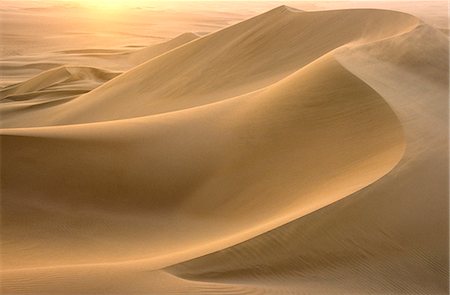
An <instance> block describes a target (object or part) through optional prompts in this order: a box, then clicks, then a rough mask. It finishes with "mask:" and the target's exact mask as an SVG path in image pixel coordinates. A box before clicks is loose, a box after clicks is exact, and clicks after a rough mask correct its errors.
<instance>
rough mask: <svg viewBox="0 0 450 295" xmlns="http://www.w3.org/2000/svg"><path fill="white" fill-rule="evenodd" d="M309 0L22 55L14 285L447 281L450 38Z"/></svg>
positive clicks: (8, 162) (315, 287) (350, 286)
mask: <svg viewBox="0 0 450 295" xmlns="http://www.w3.org/2000/svg"><path fill="white" fill-rule="evenodd" d="M261 7H264V6H263V5H261ZM299 8H300V9H301V7H299ZM304 8H306V6H305V7H304ZM17 9H18V8H17ZM58 9H59V8H58ZM258 9H261V8H258ZM300 9H296V8H292V7H289V6H284V5H283V6H279V7H276V8H274V9H271V10H269V11H267V12H264V13H261V14H258V15H256V16H254V17H251V18H249V19H247V20H243V21H241V22H236V23H234V24H232V25H230V26H227V25H224V26H223V28H222V29H220V30H217V31H214V32H212V33H209V34H206V33H204V32H200V31H198V30H186V31H187V32H186V33H181V32H178V33H177V34H172V33H173V32H174V31H170V32H172V33H171V34H170V35H172V36H173V38H172V39H170V38H168V39H167V40H163V41H162V42H160V43H158V44H150V45H148V46H138V47H132V46H130V47H128V48H125V47H118V46H110V47H108V46H107V45H105V46H104V48H92V47H91V48H89V47H87V46H86V48H80V47H81V46H80V47H78V48H72V49H70V48H64V47H63V46H61V45H58V46H59V47H58V48H57V47H52V48H54V49H57V50H53V51H52V52H53V53H52V54H50V53H48V51H46V50H44V49H45V46H48V45H45V44H44V45H42V46H44V47H42V48H41V50H42V52H47V53H46V54H48V56H47V57H48V58H46V59H45V58H43V56H44V55H42V54H41V55H33V54H31V53H27V54H23V55H22V56H20V55H10V56H9V55H8V56H6V55H4V57H3V59H2V61H0V66H1V67H2V68H4V69H6V71H5V72H4V73H5V75H8V78H7V80H8V81H10V82H12V81H13V80H14V83H7V85H6V86H4V87H3V88H1V89H0V115H1V127H2V128H1V129H0V133H1V151H0V152H1V218H2V223H1V254H2V256H1V263H2V265H1V266H2V271H1V290H2V292H3V294H447V293H448V291H449V289H448V276H449V272H448V258H449V257H448V256H449V251H448V230H449V227H448V221H449V220H448V210H449V207H448V37H447V35H446V34H445V32H443V30H442V28H440V27H439V26H436V25H434V26H433V25H432V24H431V22H424V21H422V20H421V19H420V18H418V17H417V16H413V15H411V14H406V13H403V12H398V11H391V10H381V9H366V8H364V9H339V10H323V11H320V10H317V11H305V10H300ZM255 10H257V9H256V8H255ZM20 11H21V10H20ZM8 13H10V12H8ZM11 13H12V12H11ZM14 13H17V11H15V12H14ZM14 13H13V14H14ZM21 13H23V12H21ZM33 13H35V12H33ZM153 13H155V12H153ZM165 13H168V12H165ZM170 13H172V12H170ZM246 13H250V12H241V15H240V16H239V15H234V14H224V13H222V14H221V13H218V12H214V13H210V14H209V15H208V18H204V21H205V22H206V23H208V22H209V20H208V19H209V18H211V19H213V20H215V21H216V22H217V21H218V20H222V21H223V20H224V19H228V20H230V21H231V19H238V18H239V17H243V16H244V15H246ZM46 17H47V16H46ZM197 18H198V19H200V16H195V15H194V16H193V19H197ZM178 21H180V20H179V19H178ZM437 21H440V20H437ZM216 25H217V23H216ZM195 26H198V23H196V24H195V25H191V26H190V27H189V28H188V29H192V28H193V27H195ZM160 31H164V30H163V29H162V28H160ZM191 31H192V32H191ZM127 38H128V37H127ZM127 41H129V39H127ZM111 42H112V41H111ZM36 64H39V65H41V66H42V65H44V66H42V67H40V68H39V70H36V67H35V65H36ZM8 66H9V68H8Z"/></svg>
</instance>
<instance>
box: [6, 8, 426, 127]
mask: <svg viewBox="0 0 450 295" xmlns="http://www.w3.org/2000/svg"><path fill="white" fill-rule="evenodd" d="M419 23H420V21H419V20H418V19H417V18H414V17H412V16H410V15H407V14H403V13H399V12H392V11H383V10H370V9H361V10H358V9H356V10H336V11H318V12H299V11H295V10H292V9H289V8H287V7H285V6H281V7H279V8H276V9H273V10H271V11H269V12H267V13H264V14H262V15H259V16H257V17H254V18H252V19H250V20H247V21H244V22H241V23H239V24H236V25H233V26H231V27H228V28H226V29H223V30H221V31H218V32H216V33H213V34H210V35H208V36H205V37H203V38H200V39H197V40H195V41H194V42H190V43H188V44H186V45H185V46H181V47H179V48H177V49H176V50H172V51H170V52H168V53H167V54H164V55H162V56H159V57H157V58H154V59H152V60H150V61H149V62H147V63H145V64H142V65H141V66H138V67H136V68H134V69H132V70H130V71H128V72H126V73H124V74H123V75H120V76H119V77H117V78H116V79H114V80H112V81H110V82H109V83H105V84H104V85H102V86H101V87H99V88H97V89H95V91H92V92H90V93H88V94H86V95H83V96H81V97H79V98H77V99H76V100H72V101H71V102H69V103H67V104H64V105H60V106H58V107H57V108H56V109H55V108H52V109H51V110H48V112H47V111H46V110H42V113H36V112H34V113H33V114H31V118H28V116H27V114H28V112H25V114H24V115H23V117H22V116H21V117H20V119H19V117H18V116H17V117H16V118H15V119H11V121H9V120H5V121H4V127H20V126H43V125H55V124H56V125H62V124H72V123H86V122H97V121H107V120H114V119H123V118H131V117H136V116H144V115H150V114H157V113H163V112H168V111H174V110H180V109H184V108H189V107H195V106H198V105H203V104H207V103H211V102H214V101H219V100H221V99H226V98H230V97H233V96H236V95H241V94H244V93H247V92H250V91H254V90H257V89H260V88H261V87H264V86H268V85H270V84H271V83H274V82H276V81H278V80H280V79H282V78H283V77H286V76H288V75H289V74H291V73H293V72H295V71H297V70H298V69H300V68H301V67H303V66H305V65H307V64H308V63H310V62H312V61H314V60H315V59H317V58H319V57H320V56H322V55H323V54H326V53H327V52H330V51H332V50H334V49H336V48H338V47H340V46H342V45H345V44H348V43H355V42H356V43H364V42H371V41H375V40H379V39H382V38H386V37H389V36H392V35H395V34H401V33H403V32H405V31H408V30H410V29H411V28H413V27H415V26H417V25H418V24H419ZM355 24H358V25H355ZM55 113H58V116H57V117H54V116H52V114H55ZM47 114H50V115H49V116H47Z"/></svg>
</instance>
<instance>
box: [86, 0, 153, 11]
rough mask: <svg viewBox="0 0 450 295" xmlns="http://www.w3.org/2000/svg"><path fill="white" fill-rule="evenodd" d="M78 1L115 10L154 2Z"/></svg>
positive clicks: (139, 0) (127, 0)
mask: <svg viewBox="0 0 450 295" xmlns="http://www.w3.org/2000/svg"><path fill="white" fill-rule="evenodd" d="M78 2H79V3H80V4H82V5H83V6H86V7H94V8H98V9H107V10H117V9H122V8H129V7H136V6H139V5H144V4H152V3H154V1H148V0H147V1H145V0H78Z"/></svg>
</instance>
